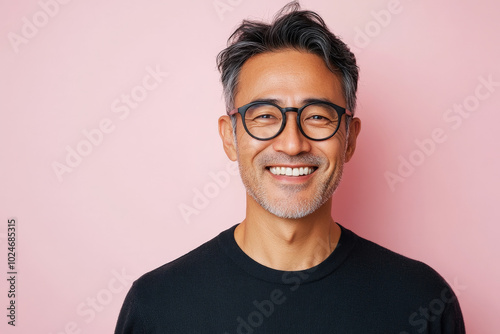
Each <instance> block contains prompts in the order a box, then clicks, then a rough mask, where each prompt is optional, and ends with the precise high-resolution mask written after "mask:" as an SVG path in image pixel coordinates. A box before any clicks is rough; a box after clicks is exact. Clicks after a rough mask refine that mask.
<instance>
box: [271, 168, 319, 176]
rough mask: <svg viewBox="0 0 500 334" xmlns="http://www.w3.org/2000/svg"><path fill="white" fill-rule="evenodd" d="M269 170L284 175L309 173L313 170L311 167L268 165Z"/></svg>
mask: <svg viewBox="0 0 500 334" xmlns="http://www.w3.org/2000/svg"><path fill="white" fill-rule="evenodd" d="M269 171H270V172H271V173H273V174H274V175H286V176H301V175H309V174H311V173H312V172H314V168H313V167H299V168H291V167H270V168H269Z"/></svg>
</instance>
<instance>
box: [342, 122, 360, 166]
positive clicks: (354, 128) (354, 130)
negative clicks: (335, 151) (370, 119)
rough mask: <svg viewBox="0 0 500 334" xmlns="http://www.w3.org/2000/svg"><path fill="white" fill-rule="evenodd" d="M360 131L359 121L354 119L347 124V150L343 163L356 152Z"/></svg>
mask: <svg viewBox="0 0 500 334" xmlns="http://www.w3.org/2000/svg"><path fill="white" fill-rule="evenodd" d="M360 131H361V120H360V119H359V118H357V117H354V118H353V119H352V120H351V123H350V124H349V137H348V138H347V139H346V140H347V150H346V154H345V162H348V161H349V160H351V158H352V156H353V155H354V151H355V150H356V140H357V138H358V135H359V132H360Z"/></svg>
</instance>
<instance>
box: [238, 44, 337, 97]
mask: <svg viewBox="0 0 500 334" xmlns="http://www.w3.org/2000/svg"><path fill="white" fill-rule="evenodd" d="M259 98H275V99H278V100H283V101H284V102H285V103H293V104H300V101H302V100H305V99H310V98H321V99H328V100H330V101H331V102H334V103H336V104H339V105H341V106H345V100H344V97H343V94H342V86H341V83H340V80H339V77H338V75H336V74H334V73H332V72H331V71H330V70H329V69H328V67H327V66H326V64H325V62H324V61H323V59H322V58H321V57H319V56H317V55H315V54H312V53H308V52H303V51H297V50H290V49H287V50H281V51H277V52H266V53H262V54H258V55H255V56H252V57H251V58H250V59H248V60H247V61H246V62H245V63H244V64H243V66H242V68H241V71H240V75H239V80H238V86H237V91H236V94H235V103H236V106H241V105H243V104H246V103H249V102H251V101H254V100H256V99H259ZM287 106H292V105H287Z"/></svg>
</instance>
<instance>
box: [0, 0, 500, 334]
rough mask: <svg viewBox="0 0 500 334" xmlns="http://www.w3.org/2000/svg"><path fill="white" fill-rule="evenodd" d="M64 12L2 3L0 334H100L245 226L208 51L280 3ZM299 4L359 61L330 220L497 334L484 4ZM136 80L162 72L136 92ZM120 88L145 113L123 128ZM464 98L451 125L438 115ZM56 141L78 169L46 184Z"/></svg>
mask: <svg viewBox="0 0 500 334" xmlns="http://www.w3.org/2000/svg"><path fill="white" fill-rule="evenodd" d="M61 2H63V1H62V0H61ZM66 2H68V3H65V4H59V3H58V2H55V0H41V1H40V2H39V1H34V0H26V1H22V2H13V1H6V0H1V1H0V6H1V7H0V22H1V27H0V36H2V38H1V39H0V57H1V58H0V67H1V81H0V92H1V99H0V113H1V114H0V115H1V118H0V152H1V159H0V162H1V164H0V171H1V173H0V220H1V224H0V249H2V250H1V254H2V255H1V256H0V258H1V265H0V267H1V268H4V269H2V272H3V273H2V274H0V278H1V277H4V275H5V276H6V272H7V269H6V262H7V260H6V258H7V251H6V248H7V241H6V232H7V226H6V225H7V219H9V218H10V217H16V218H17V221H18V223H17V224H18V228H17V232H18V240H17V242H18V245H17V269H18V272H19V275H18V286H17V290H18V291H17V292H18V298H17V300H16V302H17V306H18V308H17V326H16V328H12V327H11V326H8V325H7V324H6V322H7V318H6V317H5V315H4V313H5V314H6V310H5V308H6V307H7V305H8V304H7V303H8V299H7V297H6V295H7V293H6V292H7V290H8V286H7V282H6V280H5V279H4V278H2V279H0V282H1V283H0V296H1V297H0V306H1V307H0V309H2V310H4V311H2V312H1V314H0V319H3V320H2V321H1V323H0V331H1V332H2V333H46V334H49V333H52V334H56V333H57V334H59V333H110V332H112V330H113V328H114V325H115V322H116V318H117V316H118V312H119V309H120V306H121V303H122V302H123V299H124V297H125V294H126V291H127V290H128V288H129V287H130V284H131V281H132V280H133V279H136V278H138V277H139V276H140V275H141V274H143V273H145V272H146V271H149V270H151V269H153V268H156V267H158V266H160V265H162V264H163V263H165V262H168V261H170V260H173V259H175V258H177V257H179V256H180V255H182V254H184V253H186V252H188V251H189V250H191V249H193V248H194V247H196V246H197V245H199V244H201V243H203V242H205V241H206V240H208V239H210V238H212V237H213V236H215V235H217V234H218V233H219V232H220V231H221V230H223V229H225V228H227V227H229V226H232V225H233V224H235V223H237V222H240V221H241V220H242V218H243V217H244V198H245V196H244V189H243V186H242V184H241V181H240V180H239V176H235V175H233V174H234V173H233V174H230V172H228V171H227V169H231V168H233V167H234V165H232V164H231V163H229V162H228V160H227V158H226V157H225V155H224V153H223V150H222V146H221V143H220V139H219V136H218V132H217V119H218V117H219V115H221V114H222V113H223V112H224V104H223V100H222V89H221V85H220V83H219V74H218V72H217V70H216V68H215V56H216V55H217V53H218V52H219V51H220V50H221V49H222V48H223V47H224V46H225V43H226V39H227V37H228V36H229V35H230V33H231V32H232V31H233V29H234V28H235V27H236V25H237V24H238V23H239V22H240V21H241V20H242V19H244V18H249V17H250V18H264V19H269V18H271V17H272V16H273V15H274V13H275V12H276V11H277V10H278V9H279V8H280V7H281V6H282V5H284V4H285V3H286V1H264V0H258V1H248V0H246V1H245V0H216V1H214V0H204V1H199V0H197V1H186V2H181V1H175V2H174V1H143V2H139V1H129V0H126V1H125V0H120V1H76V0H74V1H66ZM43 4H52V5H43ZM54 4H57V7H58V8H57V7H56V6H55V5H54ZM215 5H218V6H220V7H219V8H222V9H219V12H218V10H217V9H216V7H215ZM302 5H303V7H304V8H307V9H312V10H315V11H317V12H318V13H320V14H321V15H322V16H323V18H324V19H325V21H326V22H327V23H328V25H329V27H330V28H331V29H332V30H333V31H334V32H335V33H337V34H339V35H340V36H342V38H343V40H344V41H345V42H346V43H347V44H349V45H350V46H352V48H353V49H354V51H355V53H356V55H357V57H358V61H359V65H360V68H361V78H360V83H359V86H360V88H359V95H358V96H359V97H358V100H359V104H358V110H357V114H358V116H359V117H360V118H361V119H362V122H363V124H362V125H363V126H362V132H361V135H360V137H359V142H358V149H357V152H356V154H355V156H354V159H353V160H352V162H350V163H349V164H348V165H347V167H346V171H345V177H344V180H343V182H342V184H341V186H340V189H339V191H338V192H337V193H336V194H335V195H334V218H335V219H336V220H337V221H339V222H340V223H341V224H343V225H344V226H345V227H347V228H349V229H352V230H353V231H354V232H356V233H358V234H360V235H361V236H364V237H366V238H368V239H371V240H373V241H375V242H377V243H379V244H381V245H383V246H386V247H388V248H390V249H392V250H394V251H397V252H399V253H402V254H404V255H406V256H409V257H412V258H416V259H419V260H422V261H424V262H426V263H428V264H429V265H431V266H432V267H433V268H435V269H436V270H437V271H438V272H440V273H441V275H442V276H443V277H444V278H445V279H446V280H447V281H448V282H449V283H450V284H451V285H452V286H453V287H454V289H455V292H456V293H457V294H458V295H459V300H460V303H461V306H462V310H463V312H464V316H465V321H466V325H467V329H468V332H469V333H497V328H498V326H499V325H498V324H497V323H498V320H497V319H498V313H499V311H500V307H499V305H498V300H499V297H500V293H499V291H500V290H499V289H498V282H500V271H499V266H498V257H499V255H500V254H499V253H500V245H499V243H498V233H499V232H500V227H499V225H498V223H499V222H500V214H499V203H498V200H499V191H498V189H499V188H500V178H499V177H498V171H499V170H500V156H499V147H498V143H499V137H500V136H499V132H500V113H499V106H500V86H499V85H498V84H497V85H496V86H495V85H493V86H492V87H489V88H490V90H488V88H487V87H486V86H484V84H482V83H481V82H482V81H481V80H483V79H484V80H488V78H491V80H493V81H494V82H497V83H498V82H500V66H499V59H500V40H499V37H498V32H499V31H500V25H499V23H498V22H499V21H498V13H499V11H500V6H499V5H498V2H495V1H485V0H483V1H477V2H472V1H468V2H465V1H464V2H460V4H459V3H458V2H456V1H451V0H446V1H423V0H421V1H410V0H401V1H400V2H399V5H398V6H395V5H394V2H391V1H389V0H378V1H370V2H367V1H319V0H309V1H302ZM223 6H225V7H223ZM43 7H45V9H43ZM388 9H390V10H392V12H390V11H388ZM44 10H45V11H46V12H49V13H50V15H48V14H44V12H43V11H44ZM222 10H225V11H222ZM387 14H389V15H387ZM27 22H28V23H27ZM30 22H31V23H30ZM33 22H34V23H36V24H37V25H38V27H37V26H36V25H35V26H34V27H35V29H31V30H30V29H29V28H28V27H27V26H29V25H30V24H32V23H33ZM23 27H24V28H23ZM23 33H24V35H23ZM13 36H14V37H13ZM16 36H17V37H16ZM26 36H28V37H26ZM16 38H17V41H20V40H22V42H18V43H17V44H16V43H15V42H12V40H16ZM23 38H24V39H23ZM16 51H17V52H16ZM148 69H149V71H151V70H155V69H157V70H159V71H160V72H164V73H166V72H168V76H167V75H164V74H162V76H160V77H159V78H158V82H156V83H155V81H154V80H152V79H148V80H149V81H147V83H146V84H147V85H148V87H149V88H150V89H151V90H145V89H144V88H141V86H142V85H143V78H144V77H146V76H147V75H148ZM480 78H483V79H480ZM152 85H153V86H155V87H153V88H152ZM131 93H133V94H135V96H136V98H137V100H141V101H138V102H137V105H134V109H131V108H129V109H130V113H129V114H128V115H125V111H124V110H125V109H126V107H124V106H125V104H123V102H121V101H120V100H121V98H122V94H129V95H130V94H131ZM141 94H142V95H141ZM475 94H479V96H480V97H481V98H480V99H478V98H477V97H475ZM464 103H465V104H466V107H467V108H468V109H469V110H471V111H470V113H469V112H468V111H467V114H465V113H464V115H465V117H464V116H459V114H458V113H456V112H454V111H453V107H454V105H460V104H464ZM112 105H114V108H115V110H116V109H117V108H119V107H121V109H118V110H119V112H118V113H116V112H114V111H113V108H112ZM450 109H451V111H450ZM120 110H121V111H120ZM464 110H465V109H464ZM106 119H107V120H108V121H106ZM103 121H104V122H108V123H109V124H108V128H107V129H108V133H105V134H103V135H102V138H100V137H99V135H96V133H97V132H95V131H94V132H93V133H94V134H95V137H94V142H95V144H92V146H88V143H87V144H86V143H85V141H86V137H85V135H84V134H83V132H84V131H85V130H86V131H90V132H91V133H92V130H93V129H96V128H98V127H99V124H100V123H101V122H103ZM105 129H106V127H105ZM110 129H111V130H110ZM434 129H438V130H437V131H438V135H437V136H435V137H436V138H437V140H436V139H433V135H432V134H433V131H434ZM436 141H439V142H436ZM417 142H419V143H420V146H422V145H424V146H423V147H424V148H423V149H422V148H419V147H420V146H419V144H417ZM422 143H424V144H422ZM86 145H87V146H86ZM67 147H70V148H71V149H73V150H75V149H77V148H78V147H79V148H80V150H83V152H85V153H86V154H87V156H84V157H82V159H81V161H80V162H79V164H78V165H77V166H76V167H74V168H71V172H69V171H68V172H65V173H63V174H62V175H60V178H58V176H57V174H56V172H55V171H54V169H53V164H54V163H59V164H61V165H62V164H66V155H67V154H68V153H67V152H68V151H67ZM85 150H87V151H85ZM419 151H420V153H419ZM422 151H425V152H422ZM401 159H403V160H405V161H408V162H407V164H411V163H412V162H410V161H413V164H414V165H416V166H413V167H408V165H407V166H406V167H400V164H401V161H402V160H401ZM398 168H399V169H400V170H401V173H402V174H403V175H404V176H400V179H399V181H397V182H396V183H395V184H393V185H392V187H391V186H390V184H389V183H388V181H387V180H386V175H387V173H394V175H397V174H398ZM405 168H406V169H405ZM214 173H215V174H214ZM213 175H219V178H220V179H219V184H217V183H215V182H214V180H213ZM200 193H201V194H202V195H200ZM202 196H203V198H205V200H203V199H202ZM207 196H208V197H207ZM195 205H196V206H197V207H196V206H195ZM188 207H190V208H191V209H190V210H191V211H190V215H189V217H186V215H185V216H183V215H182V214H181V209H183V208H184V209H185V210H186V208H188ZM117 276H119V277H120V279H117V278H116V277H117Z"/></svg>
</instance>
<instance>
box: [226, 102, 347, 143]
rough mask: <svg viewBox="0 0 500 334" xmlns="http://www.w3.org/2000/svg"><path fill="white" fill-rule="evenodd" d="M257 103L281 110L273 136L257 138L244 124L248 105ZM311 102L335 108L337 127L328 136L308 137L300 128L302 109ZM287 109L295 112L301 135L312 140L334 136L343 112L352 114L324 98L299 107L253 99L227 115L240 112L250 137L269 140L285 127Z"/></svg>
mask: <svg viewBox="0 0 500 334" xmlns="http://www.w3.org/2000/svg"><path fill="white" fill-rule="evenodd" d="M258 104H267V105H272V106H274V107H276V108H278V109H279V110H280V111H281V115H282V116H283V120H282V121H281V127H280V129H279V130H278V132H277V133H276V134H275V135H274V136H272V137H269V138H259V137H256V136H254V135H253V134H251V133H250V131H249V130H248V128H247V125H246V122H245V114H246V112H247V110H248V109H249V108H250V107H252V106H255V105H258ZM313 104H326V105H328V106H330V107H332V108H333V109H335V111H336V112H337V116H338V117H339V122H338V124H337V128H336V129H335V131H333V133H332V134H331V135H330V136H328V137H325V138H323V139H315V138H311V137H309V136H308V135H307V134H306V133H305V132H304V129H302V125H301V124H300V116H301V114H302V111H303V110H304V109H305V108H306V107H308V106H310V105H313ZM289 111H291V112H296V113H297V118H296V121H297V126H298V127H299V130H300V133H302V135H303V136H304V137H306V138H307V139H309V140H314V141H323V140H327V139H330V138H332V137H333V136H335V134H336V133H337V131H338V130H339V128H340V123H342V116H344V114H345V115H346V117H351V116H352V112H351V111H349V110H347V109H346V108H344V107H341V106H338V105H336V104H335V103H332V102H329V101H324V100H313V101H311V102H308V103H306V104H305V105H303V106H302V107H300V108H295V107H285V108H281V107H280V106H279V105H277V104H276V103H273V102H270V101H261V100H260V101H253V102H250V103H248V104H245V105H243V106H241V107H239V108H234V109H233V110H231V111H230V112H228V115H229V116H233V115H235V114H237V113H238V114H240V115H241V121H242V123H243V127H244V128H245V131H246V132H247V133H248V134H249V135H250V137H252V138H254V139H257V140H262V141H266V140H271V139H274V138H276V137H278V136H279V135H280V134H281V133H282V132H283V130H284V129H285V126H286V113H287V112H289Z"/></svg>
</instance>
